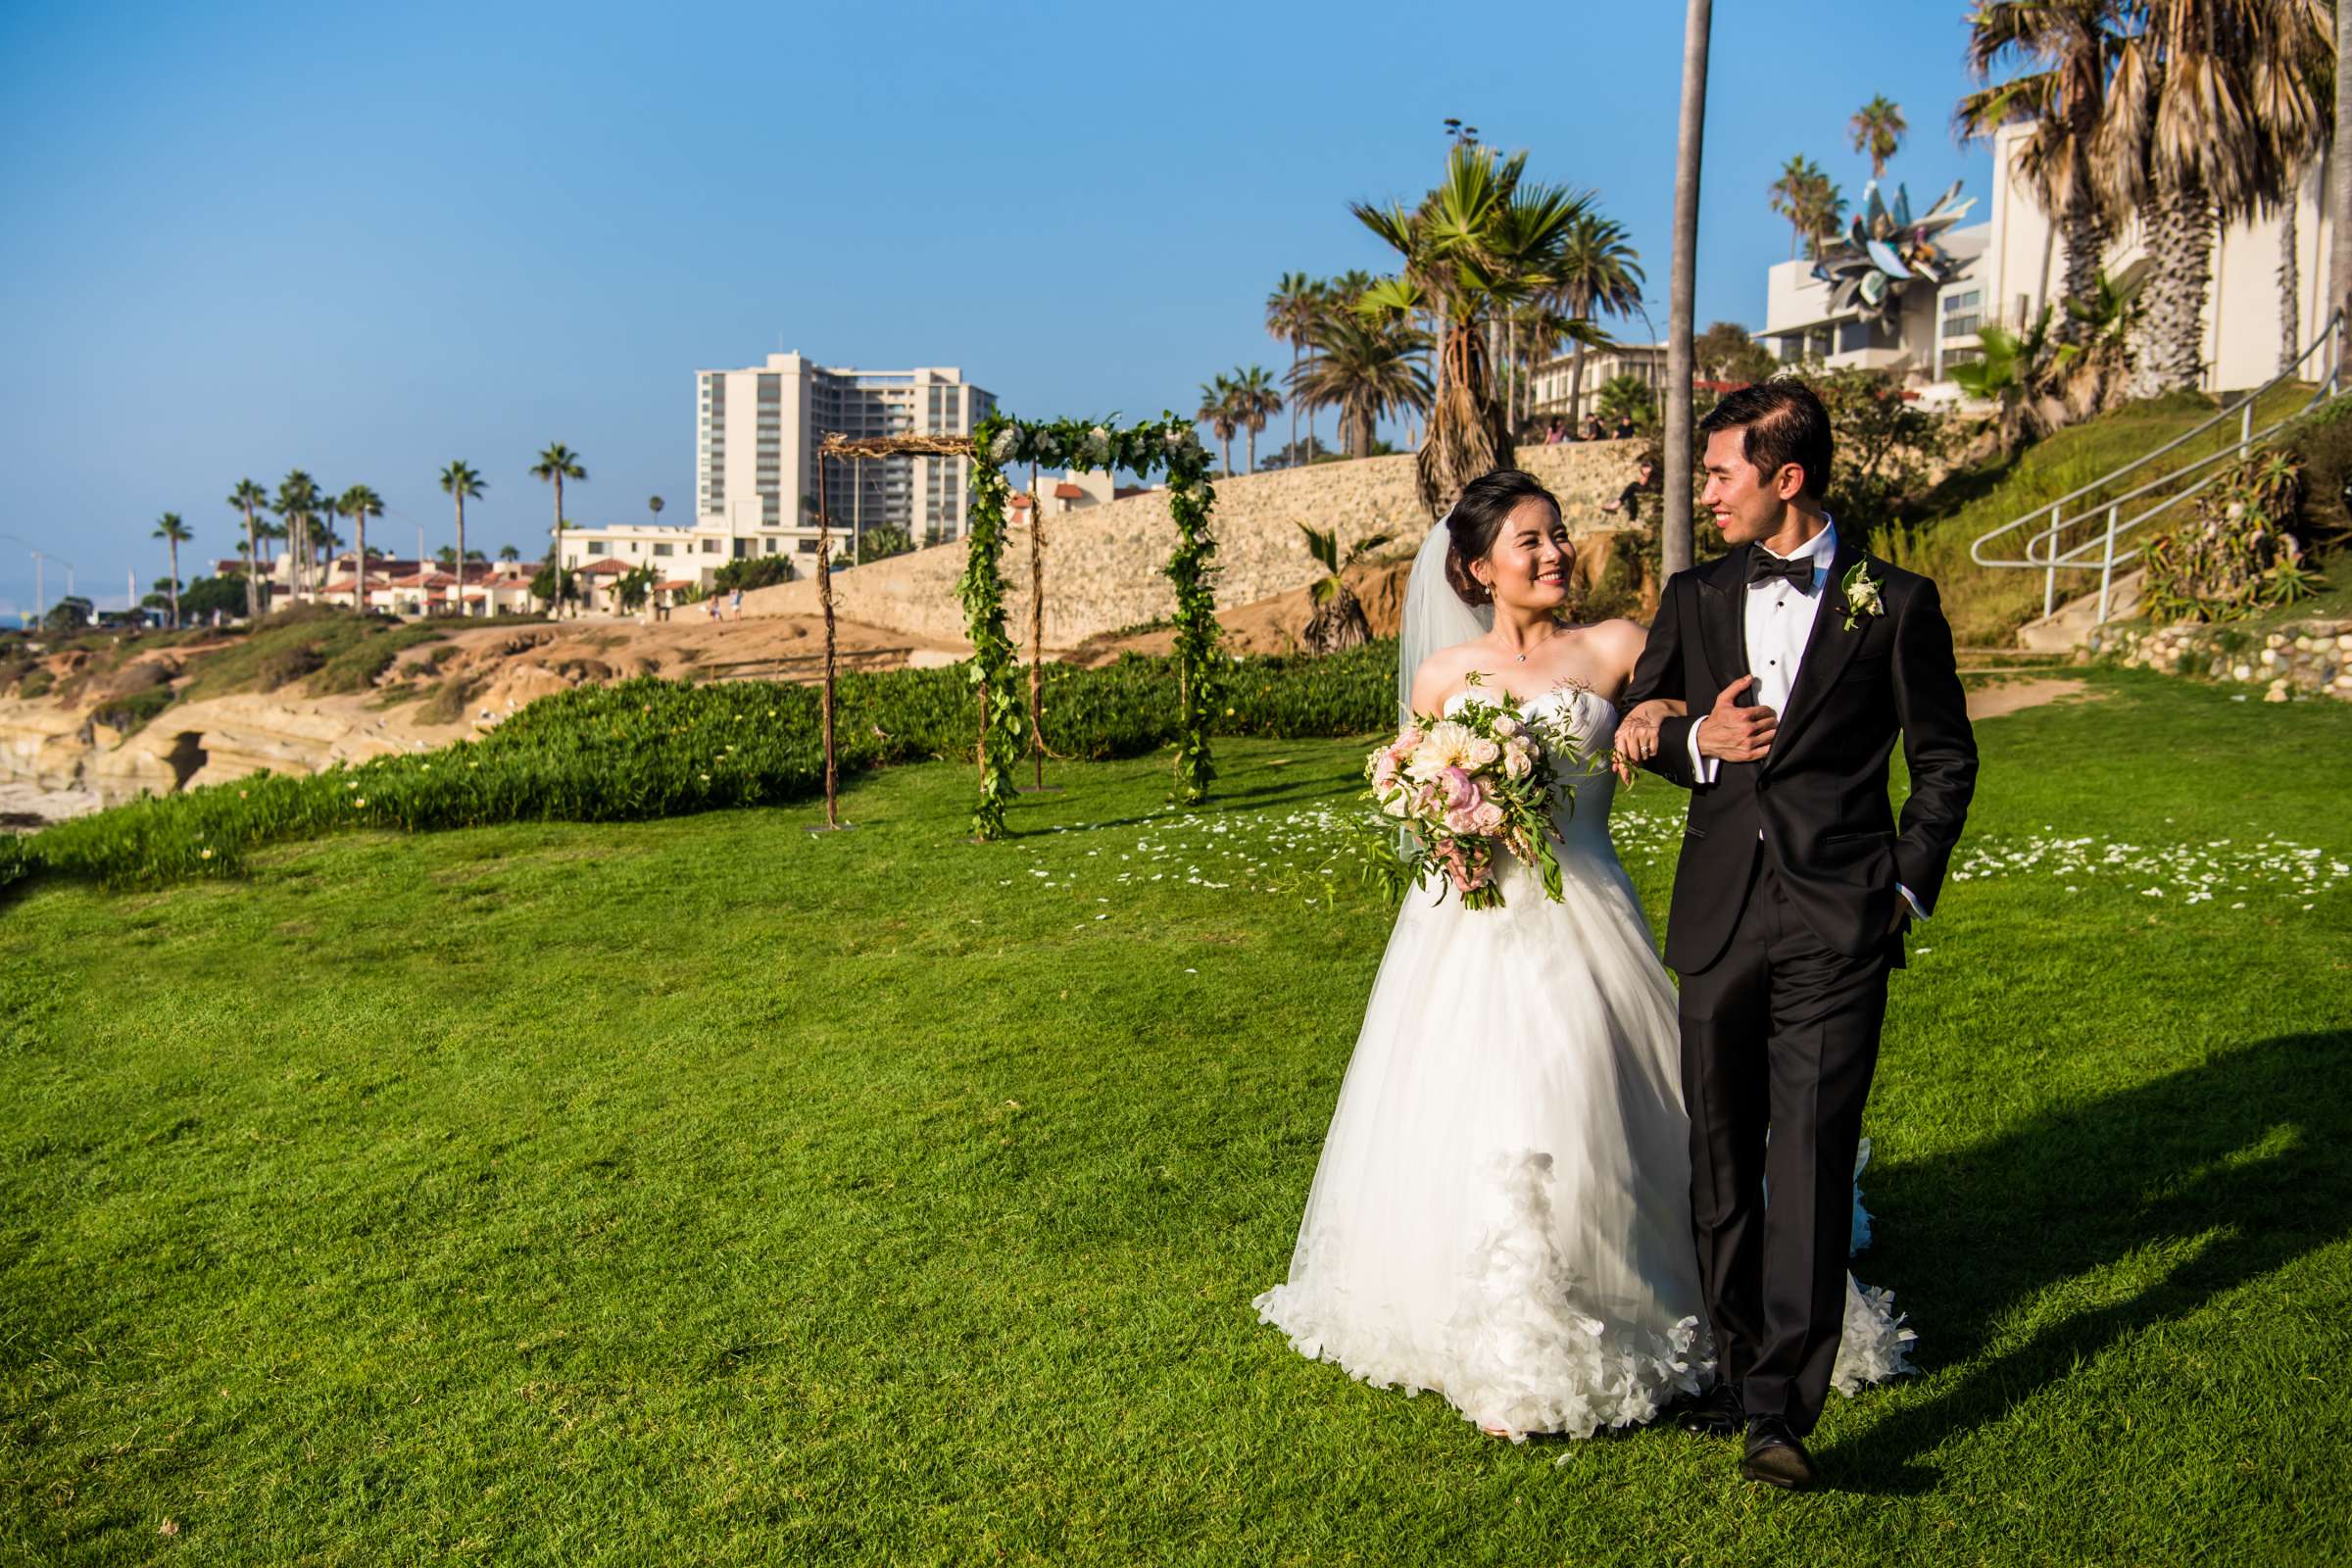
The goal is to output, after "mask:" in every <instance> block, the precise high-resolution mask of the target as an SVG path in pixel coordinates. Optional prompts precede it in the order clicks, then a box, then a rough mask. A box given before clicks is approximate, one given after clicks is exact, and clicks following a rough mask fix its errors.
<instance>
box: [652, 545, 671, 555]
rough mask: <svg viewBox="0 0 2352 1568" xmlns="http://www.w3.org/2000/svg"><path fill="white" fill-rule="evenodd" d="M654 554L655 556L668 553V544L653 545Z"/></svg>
mask: <svg viewBox="0 0 2352 1568" xmlns="http://www.w3.org/2000/svg"><path fill="white" fill-rule="evenodd" d="M654 554H655V555H657V556H666V555H668V554H669V546H667V545H656V546H654Z"/></svg>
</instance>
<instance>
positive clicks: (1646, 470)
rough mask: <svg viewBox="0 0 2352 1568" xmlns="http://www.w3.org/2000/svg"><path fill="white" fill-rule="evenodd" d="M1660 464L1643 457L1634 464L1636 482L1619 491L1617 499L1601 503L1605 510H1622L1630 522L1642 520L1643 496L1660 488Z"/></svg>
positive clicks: (1602, 509) (1601, 507)
mask: <svg viewBox="0 0 2352 1568" xmlns="http://www.w3.org/2000/svg"><path fill="white" fill-rule="evenodd" d="M1657 479H1658V466H1657V465H1656V464H1654V463H1652V462H1650V461H1649V459H1647V458H1643V459H1642V461H1641V462H1640V463H1637V464H1635V465H1634V482H1633V483H1632V484H1629V485H1627V486H1626V487H1625V488H1624V489H1622V490H1620V491H1618V492H1617V499H1616V500H1614V501H1604V502H1602V503H1601V504H1600V510H1601V511H1603V512H1622V513H1624V514H1625V520H1626V521H1627V522H1629V523H1638V522H1640V521H1641V520H1642V497H1643V496H1644V495H1647V494H1649V493H1651V492H1653V491H1655V490H1656V489H1657V488H1658V484H1657Z"/></svg>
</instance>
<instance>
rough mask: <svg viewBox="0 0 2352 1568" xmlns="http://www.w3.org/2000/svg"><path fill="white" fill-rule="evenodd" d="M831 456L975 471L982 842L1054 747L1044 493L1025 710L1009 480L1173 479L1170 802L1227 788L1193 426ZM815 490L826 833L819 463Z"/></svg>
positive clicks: (970, 556) (829, 781) (1082, 431)
mask: <svg viewBox="0 0 2352 1568" xmlns="http://www.w3.org/2000/svg"><path fill="white" fill-rule="evenodd" d="M820 453H821V455H822V456H823V457H834V458H840V459H845V460H848V461H850V462H853V463H857V462H863V461H869V460H873V459H880V458H891V457H900V456H912V455H917V454H923V455H931V456H942V457H948V456H953V457H970V458H971V459H972V464H971V503H970V507H969V511H968V517H967V530H968V531H967V533H966V535H965V540H964V566H963V575H962V577H961V578H960V579H959V580H958V581H957V583H956V594H957V597H959V598H960V599H961V600H962V602H963V615H964V635H965V637H966V638H967V639H968V640H969V641H970V643H971V645H972V662H971V682H972V689H973V693H974V700H975V703H976V705H977V710H978V730H979V736H978V743H977V745H976V746H975V748H974V751H975V755H976V758H977V760H978V763H979V773H980V796H979V802H978V805H977V806H976V807H975V808H974V809H973V812H972V834H973V836H974V837H975V838H978V839H982V840H990V839H999V838H1002V837H1004V835H1005V803H1006V802H1008V801H1009V800H1010V799H1011V798H1012V797H1013V796H1014V795H1015V794H1017V793H1018V787H1017V786H1016V785H1015V783H1014V782H1013V780H1014V774H1015V771H1016V770H1017V768H1018V766H1019V763H1020V760H1021V757H1022V755H1023V753H1024V751H1025V750H1026V749H1027V747H1028V746H1032V745H1034V746H1042V744H1043V740H1044V737H1043V735H1042V734H1041V733H1039V727H1040V725H1041V723H1042V720H1043V717H1044V710H1043V701H1042V696H1041V692H1040V685H1039V671H1038V666H1039V664H1040V662H1041V660H1042V655H1043V652H1044V637H1045V620H1044V576H1043V572H1044V538H1043V534H1042V531H1041V530H1042V528H1043V524H1044V519H1043V512H1044V509H1043V508H1042V507H1040V506H1039V505H1037V502H1036V498H1035V495H1034V490H1035V485H1034V483H1033V484H1032V486H1031V489H1032V492H1033V494H1032V497H1031V504H1030V507H1029V518H1030V528H1031V536H1030V594H1031V609H1030V639H1031V648H1030V673H1029V681H1028V687H1029V690H1028V699H1029V700H1028V703H1027V705H1026V708H1027V711H1025V712H1024V711H1023V708H1024V705H1023V703H1022V701H1021V692H1020V683H1019V681H1018V680H1017V679H1016V676H1015V671H1016V666H1017V664H1018V662H1019V661H1018V658H1017V656H1016V655H1015V653H1014V650H1013V645H1012V639H1011V637H1010V635H1009V634H1008V632H1007V630H1006V625H1005V576H1004V558H1005V534H1006V530H1007V527H1008V525H1009V520H1010V519H1009V513H1010V510H1011V502H1012V485H1011V482H1010V481H1009V480H1007V479H1006V478H1005V467H1006V466H1008V465H1012V464H1018V463H1026V464H1029V465H1030V466H1031V468H1032V471H1033V472H1034V470H1035V469H1036V468H1038V467H1041V466H1042V467H1048V468H1053V467H1060V468H1072V469H1078V470H1082V471H1084V470H1104V471H1111V472H1115V471H1117V470H1119V469H1122V468H1123V469H1126V470H1128V471H1129V472H1131V473H1134V474H1136V475H1138V476H1139V477H1143V478H1149V477H1151V476H1152V475H1153V474H1155V473H1156V474H1162V475H1164V476H1165V477H1166V480H1167V486H1168V515H1169V516H1170V518H1171V519H1172V520H1173V521H1174V522H1175V524H1176V548H1175V550H1174V551H1173V552H1172V553H1171V554H1170V555H1169V557H1168V562H1167V564H1166V565H1164V566H1162V567H1161V568H1160V571H1161V573H1162V574H1163V575H1164V576H1166V577H1167V578H1168V580H1169V582H1170V584H1171V585H1172V586H1173V588H1174V590H1175V596H1176V606H1175V615H1174V624H1175V629H1176V647H1175V662H1176V678H1177V723H1176V763H1175V785H1174V788H1173V789H1172V790H1171V792H1170V794H1171V798H1172V799H1174V800H1176V801H1177V802H1178V803H1180V804H1183V805H1188V806H1190V805H1196V804H1198V803H1199V802H1201V800H1203V799H1205V798H1206V797H1207V794H1208V786H1209V784H1210V783H1211V782H1213V781H1214V779H1215V777H1216V767H1215V763H1214V760H1213V759H1212V758H1211V756H1210V753H1209V741H1208V729H1209V714H1210V713H1211V711H1213V705H1214V704H1215V701H1216V698H1217V693H1218V688H1219V684H1220V682H1219V675H1220V670H1219V667H1218V664H1217V641H1218V634H1219V627H1218V625H1217V618H1216V599H1215V594H1214V590H1213V588H1212V582H1213V578H1214V572H1215V568H1214V567H1213V566H1212V565H1211V562H1212V561H1213V559H1214V558H1215V556H1216V552H1217V545H1216V540H1215V538H1214V537H1213V536H1212V535H1211V534H1210V532H1209V526H1208V523H1209V509H1210V507H1211V506H1212V505H1213V504H1214V502H1215V500H1216V492H1215V490H1214V489H1213V488H1212V487H1211V486H1210V484H1209V482H1208V450H1207V448H1205V447H1203V446H1202V445H1201V437H1200V434H1199V432H1197V431H1196V430H1195V429H1194V428H1193V426H1192V423H1191V421H1190V420H1186V419H1180V418H1178V417H1176V416H1174V415H1173V414H1165V415H1162V416H1161V417H1159V418H1157V419H1147V420H1145V421H1143V422H1141V423H1139V424H1133V425H1129V426H1127V427H1126V428H1124V429H1113V428H1111V427H1110V426H1108V425H1107V424H1096V423H1090V422H1088V421H1085V420H1081V419H1062V420H1056V421H1054V422H1051V423H1043V422H1034V421H1030V420H1024V419H1015V418H1013V417H1010V416H1007V415H1004V414H994V415H991V416H989V417H988V418H986V419H984V420H982V421H981V423H980V425H979V427H978V428H977V429H975V430H974V431H973V432H972V434H971V435H970V436H969V437H968V438H967V437H963V436H911V435H909V436H876V437H864V438H850V437H845V436H840V435H831V436H827V437H826V438H825V441H824V443H823V445H822V447H821V448H820ZM817 483H818V501H817V525H818V529H819V543H818V548H817V568H816V569H817V598H818V600H819V601H820V602H821V603H822V605H823V607H824V615H825V681H824V697H823V713H824V742H825V817H826V821H827V823H828V824H834V823H836V822H837V817H836V814H835V806H834V760H833V669H834V656H833V647H834V631H833V581H832V563H831V560H830V557H831V541H830V538H829V534H830V522H831V509H830V506H829V504H828V495H827V486H826V483H825V477H824V466H823V463H822V461H821V458H820V461H819V464H818V480H817Z"/></svg>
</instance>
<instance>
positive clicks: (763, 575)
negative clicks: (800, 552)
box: [711, 556, 796, 593]
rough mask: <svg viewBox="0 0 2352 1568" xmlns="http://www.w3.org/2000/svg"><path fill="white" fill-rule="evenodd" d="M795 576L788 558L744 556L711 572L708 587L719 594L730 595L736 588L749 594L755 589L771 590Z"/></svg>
mask: <svg viewBox="0 0 2352 1568" xmlns="http://www.w3.org/2000/svg"><path fill="white" fill-rule="evenodd" d="M795 575H796V573H795V572H794V570H793V565H792V560H791V558H790V557H788V556H746V557H744V558H743V559H742V560H741V561H730V562H728V563H727V564H724V565H722V566H720V567H719V568H718V569H717V570H716V571H714V572H712V573H711V588H712V589H713V590H715V591H717V592H719V593H732V592H734V591H735V590H736V589H738V588H740V589H742V590H743V591H744V592H745V593H750V592H751V591H752V590H753V589H755V588H772V587H773V586H775V585H776V584H777V583H780V582H790V581H792V579H793V577H794V576H795Z"/></svg>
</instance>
